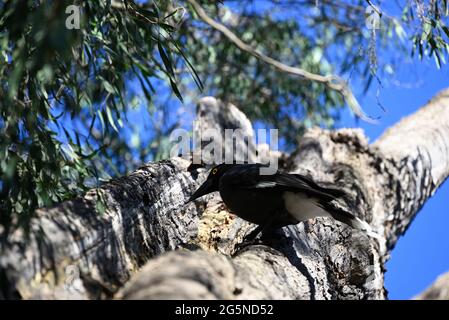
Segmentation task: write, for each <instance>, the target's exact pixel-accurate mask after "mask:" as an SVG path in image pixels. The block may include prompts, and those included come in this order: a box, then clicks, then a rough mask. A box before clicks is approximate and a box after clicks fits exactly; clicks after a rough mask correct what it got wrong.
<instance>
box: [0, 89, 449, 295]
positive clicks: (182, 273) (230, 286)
mask: <svg viewBox="0 0 449 320" xmlns="http://www.w3.org/2000/svg"><path fill="white" fill-rule="evenodd" d="M197 111H198V117H199V120H200V121H199V122H197V126H196V130H198V131H202V130H204V129H205V128H209V127H215V128H217V127H218V128H220V129H222V130H224V129H225V128H234V129H235V128H243V129H244V131H245V132H248V133H249V132H251V131H252V128H251V125H250V123H249V121H248V120H247V119H246V117H245V116H244V115H243V114H242V113H241V112H240V111H239V110H238V109H237V108H235V107H234V106H232V105H226V104H224V103H222V102H220V101H217V100H215V99H213V98H204V99H202V100H201V101H200V103H199V107H198V110H197ZM448 123H449V90H445V91H443V92H441V93H440V94H439V95H437V96H436V97H435V98H433V99H432V100H431V101H430V102H429V103H428V104H427V105H426V106H425V107H423V108H422V109H421V110H419V111H418V112H416V113H415V114H413V115H411V116H410V117H408V118H406V119H404V120H402V121H401V122H399V123H398V124H397V125H395V126H394V127H392V128H391V129H390V130H388V131H387V132H386V133H385V134H384V135H383V136H382V137H381V138H380V139H379V140H378V141H376V142H375V143H373V144H371V145H370V144H368V142H367V139H366V138H365V136H364V135H363V133H362V131H360V130H354V129H342V130H337V131H327V130H321V129H318V128H315V129H312V130H309V131H308V132H307V133H306V134H305V136H304V137H303V138H302V140H301V142H300V145H299V148H298V150H297V152H295V153H294V154H292V155H289V156H286V155H283V156H282V161H281V165H282V167H283V169H285V170H288V171H291V172H302V173H309V174H310V175H312V176H313V177H314V179H315V180H316V181H318V182H319V183H320V184H323V185H328V184H329V185H336V186H338V187H340V188H342V189H345V190H346V191H347V192H348V193H349V194H350V195H351V201H352V206H351V207H353V208H354V209H353V210H354V212H353V213H354V215H356V216H358V217H359V218H362V219H364V220H366V221H367V222H369V223H370V224H371V226H372V227H373V229H374V230H375V231H376V232H377V233H378V234H379V235H380V237H379V239H376V238H372V237H369V236H368V235H366V234H365V233H363V232H360V231H357V230H353V229H350V228H349V227H346V226H343V225H342V224H340V223H339V222H336V221H334V220H331V219H328V218H317V219H313V220H310V221H306V222H304V223H299V224H298V225H296V226H289V227H285V228H283V229H282V230H281V231H280V232H279V233H278V234H276V235H274V236H273V237H272V238H270V239H267V240H266V241H264V243H263V244H260V245H253V246H249V247H246V248H244V249H243V250H240V251H236V245H238V244H239V243H240V242H241V241H242V239H243V237H244V236H245V234H247V233H248V232H249V231H250V230H251V229H252V228H253V227H254V226H253V225H251V224H250V223H247V222H245V221H243V220H241V219H239V218H237V217H235V216H234V215H232V214H230V213H229V212H228V211H227V210H226V208H225V206H224V205H223V203H222V202H221V200H220V198H219V197H218V196H217V195H211V196H207V197H205V198H204V199H203V200H200V201H197V202H196V203H195V204H188V205H184V201H185V200H186V199H187V198H188V196H189V195H190V194H191V192H192V191H193V190H194V189H195V188H196V187H197V186H198V185H199V183H201V182H202V181H203V179H204V178H205V174H206V173H207V170H205V169H204V168H201V167H197V166H192V165H190V162H189V161H188V160H183V159H180V158H173V159H170V160H166V161H162V162H159V163H150V164H147V165H145V166H143V167H141V168H139V169H138V170H136V171H135V172H133V173H131V174H130V175H128V176H126V177H122V178H120V179H117V180H114V181H111V182H110V183H108V184H105V185H104V186H103V187H101V188H100V189H97V190H91V191H90V192H88V193H87V194H86V195H85V196H84V197H82V198H79V199H75V200H72V201H68V202H65V203H62V204H60V205H58V206H56V207H54V208H51V209H41V210H38V212H37V216H36V218H34V219H33V221H32V225H31V226H32V227H31V235H30V238H29V240H26V239H25V237H24V236H23V235H22V234H20V233H19V232H17V233H15V234H14V235H13V236H12V237H11V241H9V245H7V246H6V247H5V248H3V252H2V257H1V260H0V279H3V280H4V281H3V284H2V288H3V291H4V292H3V295H5V296H12V295H18V296H20V297H23V298H30V297H40V298H58V297H59V298H60V297H64V298H70V297H77V298H103V297H106V298H108V297H112V296H114V297H115V298H125V299H135V298H142V299H157V298H186V299H192V298H193V299H207V298H220V299H384V298H386V296H387V294H386V291H385V289H384V264H385V262H386V261H387V259H388V257H389V252H390V251H391V249H392V248H393V247H394V245H395V243H396V241H397V239H398V238H399V236H400V235H402V234H403V233H404V232H405V230H406V229H407V227H408V225H409V224H410V223H411V221H412V220H413V217H414V216H415V215H416V213H417V212H418V211H419V209H420V208H421V206H422V205H423V203H424V202H425V201H426V199H427V198H428V197H430V196H431V194H432V193H433V192H434V191H435V190H436V188H437V187H438V186H439V185H440V184H441V183H442V182H443V181H444V179H446V177H447V176H448V174H449V146H448V143H447V142H446V140H447V139H448V137H449V125H448ZM252 147H254V146H252ZM250 156H251V157H253V156H254V154H252V155H250ZM100 196H101V198H102V199H103V203H104V205H105V207H106V212H105V213H103V214H98V213H97V212H96V211H97V210H96V208H97V207H98V206H99V204H98V198H99V197H100ZM335 205H336V206H347V204H344V203H336V204H335ZM186 248H190V249H186ZM192 248H200V249H192ZM175 249H179V250H175ZM168 251H170V252H168ZM148 260H149V261H148ZM147 261H148V262H147ZM145 263H146V264H145ZM144 264H145V266H143V265H144ZM142 266H143V267H142ZM73 270H76V272H78V271H79V281H78V282H74V277H73V274H72V273H71V272H72V271H73ZM76 272H75V273H76ZM76 275H77V274H76ZM131 276H132V277H131ZM75 278H76V277H75ZM130 278H131V279H130ZM75 280H76V279H75ZM75 284H76V286H75ZM74 287H76V288H75V289H74ZM5 288H6V289H5Z"/></svg>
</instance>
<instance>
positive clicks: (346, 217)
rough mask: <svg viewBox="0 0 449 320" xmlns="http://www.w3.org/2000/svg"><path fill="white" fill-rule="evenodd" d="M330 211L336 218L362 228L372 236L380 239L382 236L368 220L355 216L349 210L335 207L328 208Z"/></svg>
mask: <svg viewBox="0 0 449 320" xmlns="http://www.w3.org/2000/svg"><path fill="white" fill-rule="evenodd" d="M328 212H329V214H330V215H331V216H332V217H333V218H334V219H335V220H338V221H340V222H343V223H344V224H347V225H348V226H350V227H352V228H354V229H357V230H361V231H363V232H365V233H366V234H367V235H368V236H370V237H373V238H376V239H378V240H379V239H380V238H381V237H380V235H379V234H378V233H377V232H375V231H374V230H373V228H372V227H371V226H370V225H369V224H368V223H367V222H366V221H363V220H362V219H359V218H357V217H355V216H353V215H352V214H350V213H349V212H346V211H344V210H341V209H335V208H333V209H332V210H328Z"/></svg>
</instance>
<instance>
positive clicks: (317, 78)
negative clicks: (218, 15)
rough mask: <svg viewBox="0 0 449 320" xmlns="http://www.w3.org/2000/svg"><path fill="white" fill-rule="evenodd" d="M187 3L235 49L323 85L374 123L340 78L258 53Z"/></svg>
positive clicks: (362, 116) (189, 1)
mask: <svg viewBox="0 0 449 320" xmlns="http://www.w3.org/2000/svg"><path fill="white" fill-rule="evenodd" d="M187 2H188V3H190V5H191V6H192V7H193V9H194V10H195V12H196V13H197V14H198V16H199V17H200V18H201V20H203V21H204V22H205V23H207V24H208V25H210V26H211V27H212V28H214V29H215V30H217V31H219V32H221V33H222V34H223V35H224V36H225V37H226V38H228V39H229V40H230V41H231V42H232V43H234V44H235V45H236V46H237V48H239V49H240V50H242V51H244V52H247V53H249V54H250V55H252V56H254V57H256V58H257V59H259V60H261V61H263V62H265V63H267V64H269V65H271V66H273V67H274V68H276V69H277V70H279V71H281V72H283V73H288V74H291V75H294V76H299V77H301V78H302V79H304V80H308V81H314V82H318V83H321V84H324V85H325V86H327V87H328V88H330V89H332V90H335V91H337V92H338V93H340V94H341V95H342V97H343V98H344V99H345V101H346V103H347V104H348V105H349V106H350V108H351V109H352V111H353V112H354V114H355V115H356V116H358V117H359V118H361V119H362V120H365V121H367V122H371V123H372V122H375V121H374V119H373V118H371V117H369V116H368V115H366V114H365V113H364V112H363V110H362V107H361V106H360V104H359V102H358V101H357V99H356V97H355V96H354V94H353V93H352V91H351V89H350V88H349V85H348V83H347V82H346V81H345V80H343V79H342V78H340V77H338V76H335V75H330V76H322V75H319V74H315V73H311V72H308V71H307V70H304V69H301V68H298V67H291V66H288V65H286V64H284V63H282V62H280V61H278V60H276V59H273V58H271V57H269V56H267V55H265V54H263V53H262V52H260V51H258V50H257V49H255V48H253V47H251V46H250V45H248V44H246V43H244V42H243V41H242V40H241V39H240V38H239V37H238V36H237V35H235V34H234V33H233V32H232V31H231V30H229V29H228V28H227V27H226V26H224V25H223V24H221V23H219V22H217V21H215V20H213V19H212V18H210V17H209V16H208V15H207V13H206V12H205V11H204V9H203V8H202V7H201V5H200V4H198V2H196V1H195V0H187Z"/></svg>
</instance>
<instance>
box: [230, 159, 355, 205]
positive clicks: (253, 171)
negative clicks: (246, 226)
mask: <svg viewBox="0 0 449 320" xmlns="http://www.w3.org/2000/svg"><path fill="white" fill-rule="evenodd" d="M261 166H262V165H257V164H253V165H244V166H236V167H235V168H233V169H230V170H229V171H228V172H226V174H225V175H224V176H223V177H222V179H223V178H224V180H225V181H226V183H227V184H229V185H233V186H235V187H236V188H243V189H266V188H275V189H284V190H291V191H302V192H304V193H306V194H307V195H309V196H311V197H317V198H318V199H321V200H324V201H332V200H334V199H336V198H342V197H345V196H346V193H345V192H344V191H342V190H340V189H336V188H326V187H321V186H319V185H318V184H317V183H316V182H314V181H313V180H312V179H311V178H309V177H307V176H304V175H301V174H290V173H284V172H280V171H278V172H276V173H275V174H273V175H261V174H260V171H259V170H260V167H261Z"/></svg>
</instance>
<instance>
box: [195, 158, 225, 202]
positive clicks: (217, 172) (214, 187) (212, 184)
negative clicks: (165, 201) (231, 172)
mask: <svg viewBox="0 0 449 320" xmlns="http://www.w3.org/2000/svg"><path fill="white" fill-rule="evenodd" d="M232 166H233V165H232V164H224V163H223V164H219V165H217V166H215V167H213V168H212V169H211V171H210V173H209V175H208V176H207V179H206V181H204V183H203V184H202V185H201V186H200V187H199V188H198V189H197V190H196V191H195V192H194V193H193V194H192V195H191V196H190V198H189V200H188V201H187V202H186V203H189V202H190V201H193V200H195V199H198V198H199V197H202V196H204V195H206V194H208V193H211V192H214V191H218V189H219V186H220V178H221V177H222V176H223V175H224V174H225V172H226V171H228V169H229V168H231V167H232Z"/></svg>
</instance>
